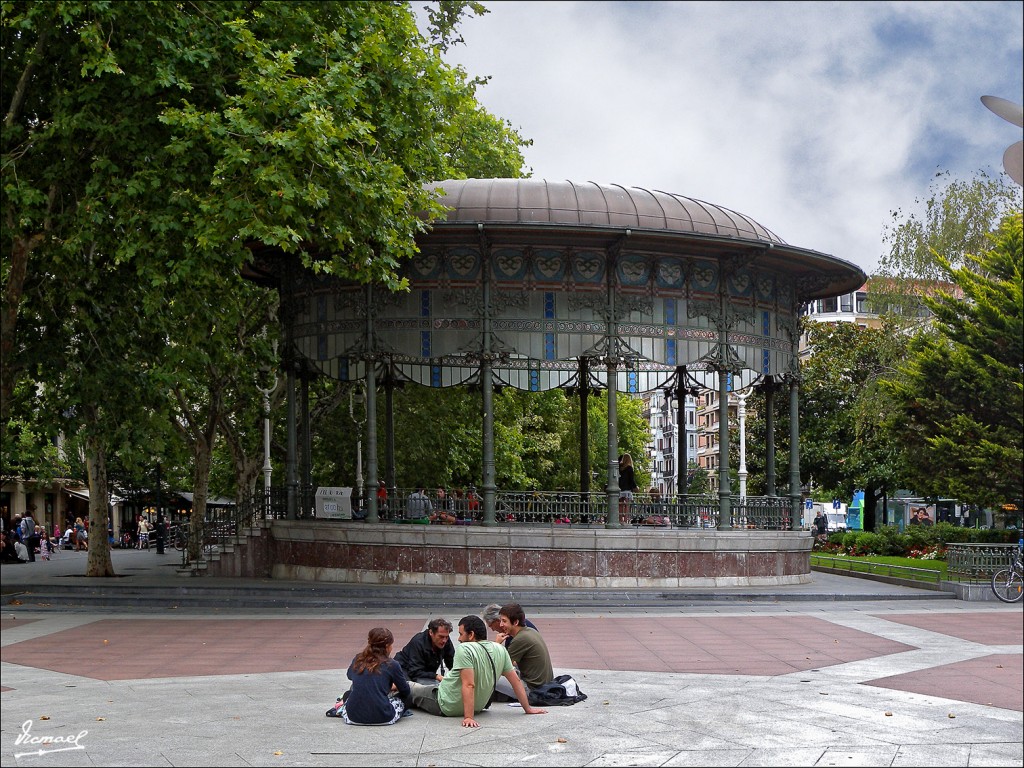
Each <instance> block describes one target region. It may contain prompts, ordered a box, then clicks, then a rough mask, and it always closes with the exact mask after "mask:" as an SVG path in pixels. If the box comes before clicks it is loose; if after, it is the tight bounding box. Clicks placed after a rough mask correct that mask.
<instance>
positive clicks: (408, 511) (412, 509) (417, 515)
mask: <svg viewBox="0 0 1024 768" xmlns="http://www.w3.org/2000/svg"><path fill="white" fill-rule="evenodd" d="M433 511H434V505H433V504H431V503H430V498H429V497H428V496H427V489H426V488H425V487H423V486H419V487H417V488H416V492H415V493H410V494H409V498H408V499H407V500H406V502H405V519H406V520H414V521H416V522H420V523H425V522H428V521H429V520H430V515H431V514H432V513H433Z"/></svg>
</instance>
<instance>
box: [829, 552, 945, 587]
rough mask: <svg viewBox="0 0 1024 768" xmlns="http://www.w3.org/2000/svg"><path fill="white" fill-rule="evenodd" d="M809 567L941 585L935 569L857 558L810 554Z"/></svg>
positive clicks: (939, 575) (940, 572) (940, 574)
mask: <svg viewBox="0 0 1024 768" xmlns="http://www.w3.org/2000/svg"><path fill="white" fill-rule="evenodd" d="M811 566H818V567H820V568H834V569H835V570H840V571H849V572H851V573H868V574H871V575H873V576H890V577H893V578H898V579H908V580H911V581H925V582H929V583H933V584H940V583H942V579H943V574H942V571H940V570H937V569H935V568H914V567H913V566H911V565H895V564H889V563H873V562H870V561H866V560H862V559H860V558H858V557H832V556H830V555H819V554H817V553H812V554H811Z"/></svg>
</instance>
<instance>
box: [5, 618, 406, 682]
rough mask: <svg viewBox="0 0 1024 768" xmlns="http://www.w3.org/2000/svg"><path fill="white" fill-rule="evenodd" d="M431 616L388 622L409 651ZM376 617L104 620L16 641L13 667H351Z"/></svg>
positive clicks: (144, 672)
mask: <svg viewBox="0 0 1024 768" xmlns="http://www.w3.org/2000/svg"><path fill="white" fill-rule="evenodd" d="M423 624H424V621H423V620H422V619H419V620H415V621H414V620H408V619H405V620H402V621H392V622H390V623H389V624H388V625H387V626H388V627H389V628H390V629H391V631H392V632H393V633H394V635H395V645H396V646H397V647H398V648H401V646H403V645H404V644H405V643H406V642H407V641H408V639H409V637H412V635H414V634H415V633H416V632H419V631H420V630H422V628H423ZM380 625H381V622H380V621H379V620H376V619H262V620H258V621H256V620H251V619H239V620H230V619H182V620H166V619H101V620H99V621H95V622H93V623H91V624H85V625H83V626H80V627H75V628H73V629H65V630H62V631H60V632H54V633H53V634H50V635H47V636H45V637H39V638H35V639H32V640H25V641H23V642H20V643H14V644H13V645H8V646H6V647H5V648H3V650H2V659H3V661H5V662H8V663H11V664H23V665H25V666H30V667H36V668H41V669H49V670H53V671H56V672H65V673H68V674H73V675H80V676H82V677H91V678H94V679H96V680H145V679H151V678H158V677H195V676H199V675H240V674H258V673H262V672H302V671H306V670H315V669H338V668H348V665H349V662H351V661H352V657H353V656H355V655H356V653H358V652H359V651H360V650H362V648H363V647H364V646H365V645H366V635H367V633H368V632H369V631H370V630H371V629H372V628H373V627H377V626H380Z"/></svg>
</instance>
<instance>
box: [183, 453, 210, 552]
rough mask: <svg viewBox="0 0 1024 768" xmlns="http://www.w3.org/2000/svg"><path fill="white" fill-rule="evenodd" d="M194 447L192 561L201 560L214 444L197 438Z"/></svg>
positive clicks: (190, 537) (190, 547) (189, 539)
mask: <svg viewBox="0 0 1024 768" xmlns="http://www.w3.org/2000/svg"><path fill="white" fill-rule="evenodd" d="M194 447H195V451H194V459H195V465H194V471H193V475H192V520H191V525H190V526H189V536H188V556H189V560H191V561H192V562H195V561H197V560H199V559H200V556H201V554H202V547H203V529H204V527H205V523H206V500H207V499H208V498H209V495H210V467H211V465H212V456H213V450H212V446H211V444H210V443H208V442H206V441H205V440H197V441H196V442H195V446H194Z"/></svg>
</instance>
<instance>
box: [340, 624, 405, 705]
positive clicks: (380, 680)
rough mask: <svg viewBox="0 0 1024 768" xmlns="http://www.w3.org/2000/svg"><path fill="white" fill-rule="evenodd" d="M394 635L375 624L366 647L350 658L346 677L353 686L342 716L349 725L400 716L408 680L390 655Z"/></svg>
mask: <svg viewBox="0 0 1024 768" xmlns="http://www.w3.org/2000/svg"><path fill="white" fill-rule="evenodd" d="M394 644H395V638H394V636H393V635H392V634H391V630H389V629H385V628H384V627H374V628H373V629H371V630H370V632H369V634H368V635H367V638H366V647H365V648H363V650H362V651H360V652H359V653H358V654H356V657H355V658H354V659H352V664H350V665H349V668H348V679H349V680H351V681H352V688H351V690H349V692H348V696H347V697H346V699H345V705H344V707H343V708H342V712H341V715H342V717H344V718H345V722H346V723H348V724H349V725H391V724H392V723H397V722H398V720H399V718H401V717H402V716H403V715H411V714H412V712H410V711H408V710H407V709H406V704H405V702H407V701H408V700H409V694H410V690H409V680H408V679H407V678H406V676H405V672H404V671H403V670H402V668H401V667H400V666H399V665H398V662H397V661H395V660H394V659H392V658H391V648H392V646H394Z"/></svg>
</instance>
